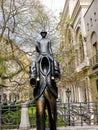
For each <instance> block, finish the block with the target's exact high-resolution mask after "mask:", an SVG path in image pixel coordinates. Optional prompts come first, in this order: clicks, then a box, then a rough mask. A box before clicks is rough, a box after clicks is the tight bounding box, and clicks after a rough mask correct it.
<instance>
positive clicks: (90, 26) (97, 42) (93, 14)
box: [84, 0, 98, 100]
mask: <svg viewBox="0 0 98 130" xmlns="http://www.w3.org/2000/svg"><path fill="white" fill-rule="evenodd" d="M84 20H85V27H86V45H87V54H88V60H89V66H90V67H89V74H88V76H89V79H90V87H91V90H92V97H93V99H94V100H96V99H97V100H98V28H97V27H98V0H93V1H92V3H91V5H90V6H89V8H88V10H87V11H86V13H85V15H84Z"/></svg>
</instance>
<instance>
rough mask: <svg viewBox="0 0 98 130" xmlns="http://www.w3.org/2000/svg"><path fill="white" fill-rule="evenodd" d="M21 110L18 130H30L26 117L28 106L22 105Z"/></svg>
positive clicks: (27, 117)
mask: <svg viewBox="0 0 98 130" xmlns="http://www.w3.org/2000/svg"><path fill="white" fill-rule="evenodd" d="M21 105H22V108H21V122H20V127H19V129H20V130H29V129H30V123H29V116H28V104H27V103H22V104H21Z"/></svg>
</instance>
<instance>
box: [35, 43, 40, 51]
mask: <svg viewBox="0 0 98 130" xmlns="http://www.w3.org/2000/svg"><path fill="white" fill-rule="evenodd" d="M36 51H37V52H40V50H39V42H37V44H36Z"/></svg>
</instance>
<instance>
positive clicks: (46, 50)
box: [31, 31, 60, 84]
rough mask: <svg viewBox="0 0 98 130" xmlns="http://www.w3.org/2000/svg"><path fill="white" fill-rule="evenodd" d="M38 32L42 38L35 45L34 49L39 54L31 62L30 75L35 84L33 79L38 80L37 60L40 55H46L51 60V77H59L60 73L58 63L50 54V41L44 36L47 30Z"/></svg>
mask: <svg viewBox="0 0 98 130" xmlns="http://www.w3.org/2000/svg"><path fill="white" fill-rule="evenodd" d="M40 34H41V36H42V39H40V40H39V41H38V42H37V45H36V51H37V52H38V53H39V55H38V57H37V59H36V61H35V62H33V63H32V64H31V77H32V80H31V82H32V83H33V84H35V79H36V81H39V80H40V79H39V61H40V59H41V57H42V55H48V57H49V58H50V60H51V61H52V76H51V79H54V78H59V73H60V72H59V63H58V62H57V61H56V60H55V59H54V57H53V55H52V48H51V41H50V40H49V39H48V38H46V35H47V32H46V31H42V32H41V33H40ZM32 83H31V84H32Z"/></svg>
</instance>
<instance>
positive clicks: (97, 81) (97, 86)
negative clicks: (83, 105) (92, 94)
mask: <svg viewBox="0 0 98 130" xmlns="http://www.w3.org/2000/svg"><path fill="white" fill-rule="evenodd" d="M96 89H97V92H98V79H97V80H96Z"/></svg>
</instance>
